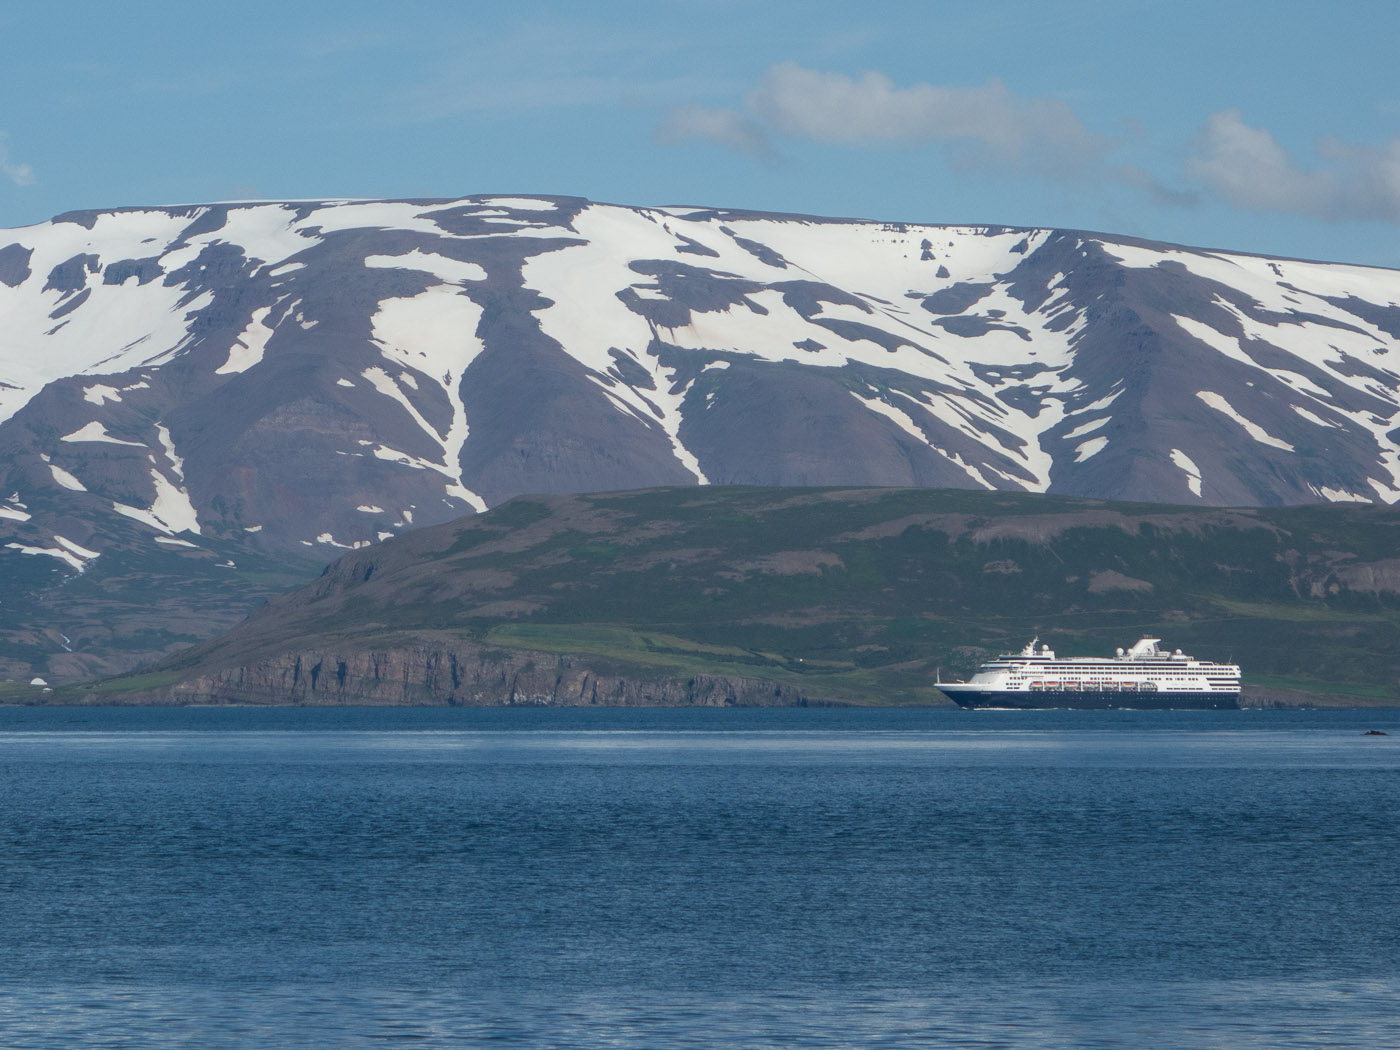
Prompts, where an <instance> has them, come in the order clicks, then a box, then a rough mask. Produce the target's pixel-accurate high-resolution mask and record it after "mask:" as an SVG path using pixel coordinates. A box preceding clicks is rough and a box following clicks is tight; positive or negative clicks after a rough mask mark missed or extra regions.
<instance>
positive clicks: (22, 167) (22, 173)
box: [0, 131, 34, 186]
mask: <svg viewBox="0 0 1400 1050" xmlns="http://www.w3.org/2000/svg"><path fill="white" fill-rule="evenodd" d="M8 138H9V136H8V135H7V134H6V133H5V132H3V131H0V175H4V176H5V177H6V178H7V179H9V180H10V181H11V182H13V183H14V184H15V185H16V186H32V185H33V184H34V169H33V168H31V167H30V166H29V165H28V164H20V163H18V162H17V161H12V160H11V159H10V151H9V149H7V148H6V146H5V140H6V139H8Z"/></svg>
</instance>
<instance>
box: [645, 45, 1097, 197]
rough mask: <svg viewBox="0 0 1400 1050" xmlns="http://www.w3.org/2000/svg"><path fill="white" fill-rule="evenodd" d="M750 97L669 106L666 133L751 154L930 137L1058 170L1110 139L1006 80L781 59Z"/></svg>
mask: <svg viewBox="0 0 1400 1050" xmlns="http://www.w3.org/2000/svg"><path fill="white" fill-rule="evenodd" d="M745 106H746V109H747V111H748V112H747V113H745V112H740V111H738V110H732V109H706V108H703V107H695V106H690V107H684V108H683V109H677V110H673V111H672V112H671V113H670V114H669V115H668V116H667V118H666V120H665V121H664V122H663V124H662V127H661V132H662V136H663V138H664V139H671V140H674V139H676V138H682V137H684V138H697V137H698V138H706V139H709V140H711V141H713V142H716V143H719V144H720V145H724V146H728V147H729V148H731V149H738V150H740V151H741V152H745V153H756V152H759V151H761V150H766V149H767V148H768V140H769V136H770V135H775V136H785V137H788V138H796V139H807V140H810V141H815V142H826V143H832V144H836V145H852V146H861V145H874V144H880V143H887V144H907V143H915V144H917V143H934V144H942V145H947V146H949V147H950V148H951V149H952V150H953V160H954V162H955V163H957V164H959V165H960V166H984V165H992V166H1000V167H1007V166H1009V167H1013V168H1023V169H1029V170H1033V171H1037V172H1039V173H1041V174H1050V175H1056V176H1061V177H1064V176H1073V175H1080V174H1083V173H1084V172H1086V171H1088V170H1090V169H1093V168H1095V167H1097V166H1098V165H1099V164H1101V163H1102V161H1103V158H1104V156H1105V155H1106V153H1107V152H1108V150H1109V148H1110V145H1111V144H1110V142H1109V141H1108V140H1107V139H1105V138H1102V137H1100V136H1097V135H1094V134H1092V133H1091V132H1090V131H1089V130H1088V129H1087V128H1086V127H1085V126H1084V124H1083V123H1082V122H1081V121H1080V119H1079V117H1078V116H1077V115H1076V114H1075V112H1074V110H1073V108H1072V107H1071V106H1070V105H1069V104H1068V103H1066V102H1064V101H1063V100H1061V99H1054V98H1022V97H1020V96H1018V95H1016V94H1015V93H1014V92H1013V91H1011V89H1010V88H1008V87H1007V86H1006V85H1005V84H1003V83H1002V82H1001V81H1000V80H989V81H988V82H987V83H985V84H982V85H978V86H973V87H965V86H951V87H949V86H941V85H937V84H912V85H910V86H908V87H899V86H898V85H896V84H895V83H894V81H892V80H891V79H890V78H889V77H888V76H886V75H885V74H883V73H879V72H870V73H865V74H863V75H861V76H860V77H858V78H855V77H848V76H846V75H844V74H841V73H823V72H820V71H819V70H814V69H805V68H803V67H802V66H799V65H797V64H796V63H794V62H785V63H783V64H781V65H777V66H774V67H773V68H772V69H770V70H769V71H768V73H767V74H766V75H765V77H764V78H763V80H762V82H761V83H760V84H759V85H758V86H757V87H756V88H755V89H754V90H752V91H751V92H749V94H748V96H747V98H746V99H745ZM682 131H684V134H682Z"/></svg>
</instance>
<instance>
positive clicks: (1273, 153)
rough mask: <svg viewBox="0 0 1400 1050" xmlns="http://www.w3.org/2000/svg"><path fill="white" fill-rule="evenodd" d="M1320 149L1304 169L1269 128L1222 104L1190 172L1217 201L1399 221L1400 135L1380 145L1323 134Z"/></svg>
mask: <svg viewBox="0 0 1400 1050" xmlns="http://www.w3.org/2000/svg"><path fill="white" fill-rule="evenodd" d="M1317 152H1318V155H1319V157H1320V158H1321V160H1322V161H1323V163H1322V164H1321V165H1320V166H1318V167H1316V168H1314V169H1313V170H1304V169H1303V168H1302V167H1301V166H1300V165H1299V164H1298V163H1297V162H1296V161H1295V160H1294V159H1293V158H1292V157H1290V156H1289V155H1288V152H1287V151H1286V150H1284V148H1283V147H1282V146H1280V145H1279V143H1278V142H1277V140H1276V139H1275V138H1274V137H1273V135H1272V134H1271V133H1270V132H1269V131H1268V129H1266V128H1256V127H1251V126H1250V125H1248V124H1246V123H1245V122H1244V119H1243V117H1242V116H1241V114H1240V111H1239V110H1237V109H1227V110H1221V111H1220V112H1218V113H1212V114H1211V115H1210V117H1209V119H1208V120H1207V121H1206V123H1205V126H1204V127H1203V128H1202V129H1201V133H1200V135H1199V136H1198V138H1197V141H1196V147H1195V153H1194V154H1193V155H1192V156H1191V157H1190V159H1189V160H1188V161H1187V171H1188V173H1189V174H1190V175H1191V176H1192V177H1193V178H1195V179H1196V180H1197V181H1198V182H1200V183H1201V184H1202V185H1203V186H1204V187H1205V188H1206V189H1207V190H1209V191H1210V192H1211V193H1214V194H1215V195H1216V196H1218V197H1219V198H1221V199H1222V200H1224V201H1226V202H1228V203H1230V204H1234V205H1238V206H1239V207H1242V208H1248V209H1249V210H1251V211H1262V212H1283V213H1287V214H1293V215H1307V216H1311V217H1313V218H1321V219H1370V220H1374V219H1381V220H1384V221H1388V222H1400V138H1394V139H1391V140H1390V141H1389V142H1388V143H1386V144H1385V145H1383V146H1357V145H1352V144H1349V143H1344V142H1341V141H1340V140H1338V139H1335V138H1328V139H1323V140H1322V141H1321V142H1319V143H1318V147H1317Z"/></svg>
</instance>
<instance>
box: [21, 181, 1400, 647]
mask: <svg viewBox="0 0 1400 1050" xmlns="http://www.w3.org/2000/svg"><path fill="white" fill-rule="evenodd" d="M1397 349H1400V272H1396V271H1390V270H1381V269H1375V268H1367V267H1359V266H1345V265H1337V264H1324V263H1313V262H1300V261H1294V260H1283V259H1268V258H1261V257H1256V256H1247V255H1237V254H1229V253H1224V252H1216V251H1202V250H1196V249H1190V248H1181V247H1174V246H1169V245H1162V244H1153V243H1148V242H1143V241H1136V240H1131V239H1126V238H1115V237H1108V236H1102V235H1098V234H1088V233H1082V232H1074V231H1056V230H1033V229H1009V228H1004V227H986V226H975V227H973V226H920V225H913V224H902V223H879V222H866V221H855V220H836V219H822V218H812V217H805V216H789V215H768V214H757V213H751V212H737V211H724V210H711V209H698V208H685V207H670V208H632V207H619V206H612V205H603V204H594V203H590V202H588V201H585V200H582V199H578V198H545V197H490V198H486V197H477V198H466V199H462V200H456V201H444V200H439V201H421V200H420V201H312V202H289V203H262V202H259V203H240V204H217V205H208V206H195V207H181V208H147V209H120V210H114V211H93V212H80V213H71V214H67V215H63V216H59V217H58V218H56V219H54V220H53V221H51V222H48V223H43V224H40V225H38V226H33V227H27V228H24V229H15V230H8V231H0V578H5V577H8V578H9V579H10V580H11V581H15V580H18V579H20V578H23V579H25V580H27V581H29V582H28V583H26V584H25V586H26V587H29V588H30V590H29V591H25V593H31V591H33V593H39V591H41V590H42V589H43V588H44V587H48V586H54V585H57V583H56V581H59V580H61V579H62V578H71V577H72V576H73V575H74V574H76V573H79V572H81V571H83V570H85V569H88V570H90V569H91V568H92V567H93V566H94V564H95V563H97V564H100V563H101V559H102V558H104V557H107V556H108V555H109V553H111V552H114V551H116V550H118V549H120V550H122V551H124V552H126V555H125V556H126V557H129V558H138V559H139V557H146V556H150V557H157V556H160V557H161V558H166V557H167V556H172V557H173V556H179V557H180V558H182V559H185V560H186V561H188V560H190V559H195V560H201V561H202V562H203V563H205V564H208V565H211V566H219V567H226V568H228V569H229V570H230V572H233V571H237V570H238V567H239V566H240V565H243V564H248V563H249V562H248V559H256V558H273V559H282V560H281V561H280V562H279V564H281V565H283V566H284V567H285V566H286V565H288V564H291V562H289V561H288V559H292V560H293V561H295V560H296V559H299V558H300V559H304V560H308V561H316V562H324V561H325V560H328V559H329V558H330V557H332V556H333V555H334V554H335V553H336V552H337V551H340V550H343V549H347V548H352V547H355V546H358V545H362V544H366V543H371V542H374V541H375V540H377V539H381V538H384V537H387V536H390V535H393V534H395V533H398V532H400V531H404V530H406V529H409V528H412V527H414V526H418V525H423V524H429V523H434V522H439V521H443V520H446V519H448V518H452V517H455V516H458V515H461V514H464V513H470V512H472V511H474V510H480V509H483V508H485V507H488V506H493V505H496V504H498V503H500V502H502V501H504V500H505V499H507V498H509V497H510V496H512V495H515V494H519V493H527V492H555V493H558V492H573V491H589V490H606V489H626V488H639V487H645V486H652V485H674V484H706V483H710V484H736V483H737V484H779V485H823V484H839V485H851V484H864V485H916V486H952V487H984V488H991V489H1013V490H1029V491H1049V492H1060V493H1069V494H1078V495H1086V496H1096V497H1105V498H1113V499H1130V500H1150V501H1163V502H1180V503H1203V504H1220V505H1229V504H1233V505H1247V504H1276V503H1306V502H1324V501H1332V500H1371V501H1385V502H1393V501H1394V500H1395V499H1396V498H1397V497H1400V371H1397V370H1396V369H1397V367H1400V365H1397V363H1396V358H1395V357H1391V356H1389V355H1390V354H1391V352H1392V351H1395V350H1397ZM1396 357H1400V354H1397V355H1396ZM41 564H42V565H45V566H46V568H47V569H48V570H51V571H48V572H43V573H38V575H37V576H36V570H35V566H36V565H41ZM108 564H115V562H114V560H113V559H109V562H108ZM133 564H134V563H133ZM161 564H174V563H173V562H168V560H167V561H162V562H161ZM22 565H24V566H27V567H26V568H21V566H22ZM110 571H112V570H108V572H110ZM53 573H57V574H58V575H57V576H55V575H53ZM178 575H179V573H178V572H177V573H176V576H178ZM34 588H38V590H37V591H36V590H33V589H34ZM7 605H8V606H12V607H13V606H15V605H16V602H15V600H13V599H12V598H11V599H7V598H6V597H5V596H0V610H3V609H4V607H5V606H7ZM0 615H3V612H0ZM196 633H198V632H196ZM36 644H38V643H36ZM45 644H47V643H45ZM65 644H66V643H65ZM0 670H3V668H0Z"/></svg>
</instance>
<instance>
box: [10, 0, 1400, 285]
mask: <svg viewBox="0 0 1400 1050" xmlns="http://www.w3.org/2000/svg"><path fill="white" fill-rule="evenodd" d="M1397 45H1400V4H1396V3H1394V0H1390V2H1388V3H1382V2H1374V3H1373V2H1369V0H1350V2H1348V0H1338V2H1337V3H1334V4H1331V5H1323V4H1316V3H1309V4H1303V3H1293V2H1289V0H1273V2H1271V3H1264V2H1257V3H1256V2H1253V0H1234V2H1232V0H1214V2H1197V0H1057V2H1055V3H1046V2H1044V0H1037V2H1031V0H980V2H977V3H944V2H939V0H923V2H897V0H865V2H862V3H851V2H849V0H844V2H841V3H835V2H827V0H802V2H789V0H756V2H751V0H651V2H645V3H639V2H631V0H625V2H624V0H593V2H591V3H587V4H584V3H579V2H577V0H573V2H569V3H547V2H539V3H530V2H528V0H520V2H517V3H515V4H511V5H507V4H502V3H479V2H471V0H458V2H456V3H429V2H425V0H400V2H399V3H397V4H395V5H392V6H390V5H385V4H382V3H366V2H359V0H347V2H341V3H335V4H331V3H321V2H318V0H281V2H279V3H270V2H265V0H245V2H243V3H240V4H238V5H200V4H189V3H179V4H177V3H168V2H164V0H145V2H141V3H137V4H127V5H123V4H113V3H110V0H106V2H103V3H90V2H86V0H84V2H75V3H68V4H64V5H54V4H51V3H31V2H28V0H10V2H9V3H7V4H6V5H5V6H3V7H0V227H9V226H22V225H27V224H29V223H34V222H40V221H43V220H44V219H46V218H48V217H50V216H52V215H54V214H57V213H59V212H63V211H67V210H71V209H79V208H105V207H116V206H125V205H142V204H173V203H191V202H202V201H210V200H221V199H231V198H248V197H265V198H269V199H278V198H299V197H417V196H441V197H450V196H462V195H467V194H474V193H557V194H574V195H579V196H585V197H590V198H593V199H595V200H602V201H610V202H615V203H623V204H711V205H720V206H728V207H740V208H755V209H764V210H774V211H792V212H809V213H815V214H824V215H846V216H859V217H864V218H877V219H888V220H904V221H910V222H935V223H939V222H947V223H997V224H1006V225H1028V226H1059V227H1075V228H1081V229H1092V230H1100V231H1107V232H1113V233H1122V234H1131V235H1135V236H1141V237H1149V238H1153V239H1158V240H1168V241H1176V242H1180V243H1186V244H1193V245H1201V246H1209V247H1220V248H1230V249H1236V250H1241V251H1254V252H1263V253H1270V254H1278V255H1288V256H1301V257H1306V258H1318V259H1331V260H1340V261H1348V262H1364V263H1373V264H1378V265H1384V266H1392V267H1400V77H1397V76H1396V74H1395V51H1396V48H1397Z"/></svg>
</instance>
